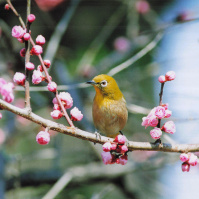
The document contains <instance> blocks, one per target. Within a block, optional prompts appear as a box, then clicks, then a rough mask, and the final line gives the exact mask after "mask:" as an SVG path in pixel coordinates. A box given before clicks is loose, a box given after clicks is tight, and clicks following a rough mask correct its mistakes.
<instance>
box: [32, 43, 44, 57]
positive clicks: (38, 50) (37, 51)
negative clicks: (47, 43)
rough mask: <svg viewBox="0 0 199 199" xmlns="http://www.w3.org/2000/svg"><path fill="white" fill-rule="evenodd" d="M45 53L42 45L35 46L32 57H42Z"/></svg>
mask: <svg viewBox="0 0 199 199" xmlns="http://www.w3.org/2000/svg"><path fill="white" fill-rule="evenodd" d="M42 53H43V48H42V47H41V46H40V45H34V46H33V47H32V49H31V54H32V55H40V54H42Z"/></svg>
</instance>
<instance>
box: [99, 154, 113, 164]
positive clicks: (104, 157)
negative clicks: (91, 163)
mask: <svg viewBox="0 0 199 199" xmlns="http://www.w3.org/2000/svg"><path fill="white" fill-rule="evenodd" d="M101 156H102V161H103V163H104V164H111V163H112V159H113V158H112V155H111V153H110V152H105V151H103V152H102V153H101Z"/></svg>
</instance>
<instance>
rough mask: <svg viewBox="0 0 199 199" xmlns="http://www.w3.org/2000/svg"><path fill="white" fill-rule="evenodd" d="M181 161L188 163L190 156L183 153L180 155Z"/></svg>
mask: <svg viewBox="0 0 199 199" xmlns="http://www.w3.org/2000/svg"><path fill="white" fill-rule="evenodd" d="M180 160H181V161H182V162H186V161H188V160H189V156H188V154H187V153H182V154H181V155H180Z"/></svg>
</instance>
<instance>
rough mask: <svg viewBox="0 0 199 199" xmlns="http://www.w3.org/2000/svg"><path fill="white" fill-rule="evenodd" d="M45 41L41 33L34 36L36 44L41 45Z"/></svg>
mask: <svg viewBox="0 0 199 199" xmlns="http://www.w3.org/2000/svg"><path fill="white" fill-rule="evenodd" d="M45 43H46V39H45V37H43V36H42V35H38V36H37V38H36V44H37V45H40V46H43V45H44V44H45Z"/></svg>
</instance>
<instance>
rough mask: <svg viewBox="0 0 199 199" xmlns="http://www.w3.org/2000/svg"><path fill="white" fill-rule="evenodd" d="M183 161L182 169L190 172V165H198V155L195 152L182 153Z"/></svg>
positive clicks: (181, 158)
mask: <svg viewBox="0 0 199 199" xmlns="http://www.w3.org/2000/svg"><path fill="white" fill-rule="evenodd" d="M180 160H181V161H182V162H183V163H182V171H183V172H189V170H190V166H196V165H197V163H198V157H197V156H196V155H194V154H193V153H182V154H181V155H180Z"/></svg>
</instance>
